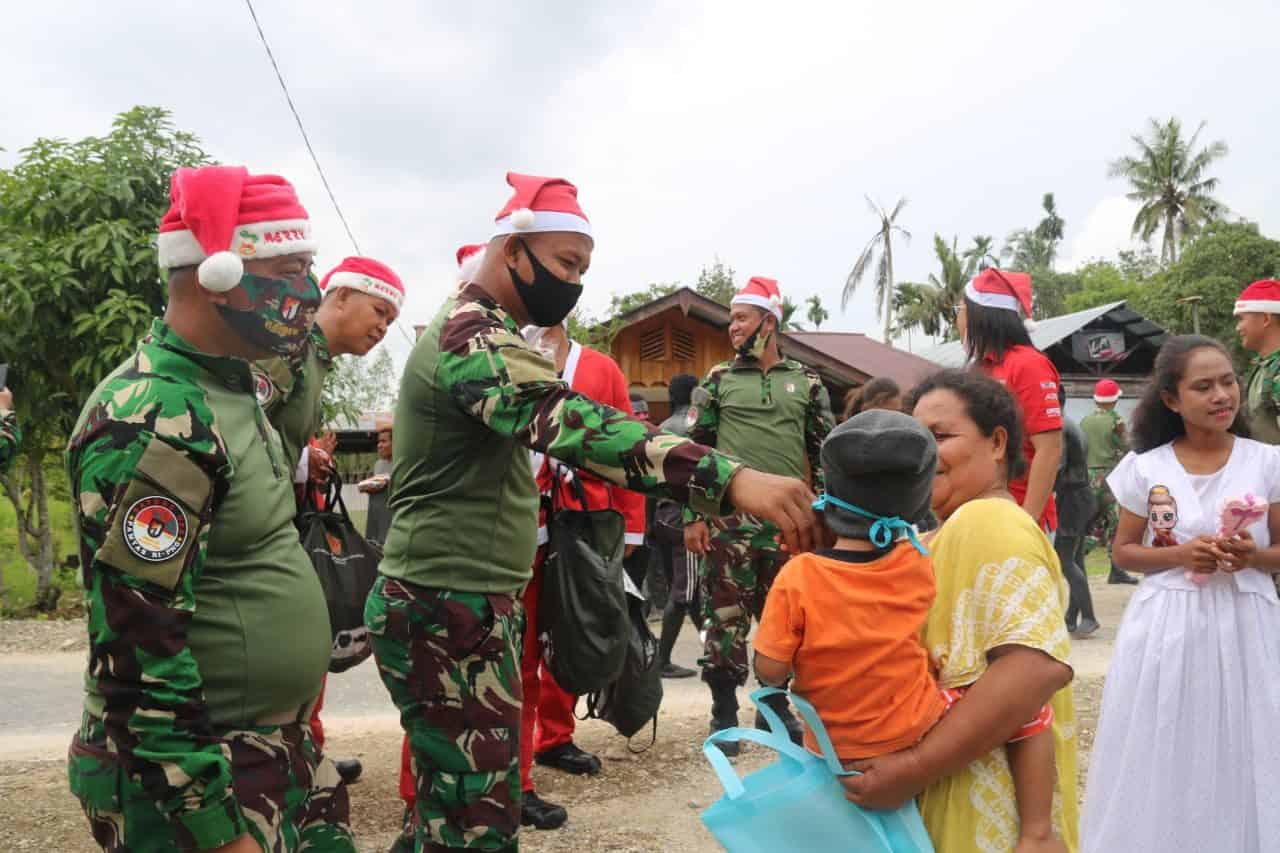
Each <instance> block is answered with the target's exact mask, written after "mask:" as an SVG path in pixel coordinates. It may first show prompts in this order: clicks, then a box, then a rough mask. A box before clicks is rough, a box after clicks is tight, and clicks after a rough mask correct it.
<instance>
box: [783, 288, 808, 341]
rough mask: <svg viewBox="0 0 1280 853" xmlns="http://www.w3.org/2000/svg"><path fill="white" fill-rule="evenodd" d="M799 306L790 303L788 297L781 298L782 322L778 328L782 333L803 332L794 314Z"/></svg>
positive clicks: (802, 327)
mask: <svg viewBox="0 0 1280 853" xmlns="http://www.w3.org/2000/svg"><path fill="white" fill-rule="evenodd" d="M799 310H800V306H799V305H797V304H796V303H794V302H792V301H791V297H790V296H784V297H782V322H781V323H780V324H779V325H778V328H779V329H780V330H781V331H783V332H803V331H804V326H802V325H801V324H800V323H797V322H796V312H797V311H799Z"/></svg>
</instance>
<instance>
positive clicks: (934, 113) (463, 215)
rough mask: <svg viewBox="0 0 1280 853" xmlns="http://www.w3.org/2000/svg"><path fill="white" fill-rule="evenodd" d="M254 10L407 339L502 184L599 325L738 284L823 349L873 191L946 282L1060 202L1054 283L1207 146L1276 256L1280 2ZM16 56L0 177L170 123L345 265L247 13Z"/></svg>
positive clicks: (90, 28) (187, 17)
mask: <svg viewBox="0 0 1280 853" xmlns="http://www.w3.org/2000/svg"><path fill="white" fill-rule="evenodd" d="M256 5H257V10H258V14H259V17H260V18H261V20H262V23H263V26H264V28H265V30H266V33H267V37H268V39H269V40H270V42H271V45H272V48H273V49H274V51H275V53H276V57H277V59H278V60H279V62H280V64H281V67H282V70H283V72H284V74H285V77H286V80H287V81H288V83H289V84H290V88H291V90H292V93H293V96H294V99H295V101H296V103H297V105H298V108H299V110H300V111H301V113H302V117H303V120H304V121H305V122H306V124H307V128H308V130H309V132H310V134H311V137H312V141H313V143H314V144H315V147H316V151H317V153H318V155H319V157H320V160H321V163H322V164H323V165H324V167H325V169H326V171H327V172H328V175H329V179H330V181H331V183H332V185H333V187H334V190H335V192H336V194H337V197H338V200H339V202H340V204H341V205H342V206H343V208H344V210H345V212H346V214H347V217H348V219H349V221H350V222H351V226H352V228H353V230H354V232H355V234H356V237H357V239H358V240H359V241H360V245H361V248H362V249H363V251H364V253H365V254H368V255H371V256H373V257H376V258H378V259H380V260H383V261H385V262H387V263H389V264H390V265H391V266H392V267H394V268H395V269H396V270H397V271H398V272H399V273H400V275H401V277H402V278H403V279H404V280H405V281H406V284H407V288H408V290H409V298H408V302H407V305H406V309H405V312H404V319H405V321H406V326H408V325H411V324H412V323H415V322H425V321H426V320H427V319H429V317H430V316H431V314H433V313H434V311H435V309H436V308H437V307H438V305H439V303H440V302H441V300H442V299H443V298H444V296H445V294H446V292H447V291H448V289H449V288H450V287H451V285H452V281H453V275H454V269H455V267H454V260H453V253H454V250H455V249H456V247H457V246H458V245H459V244H461V243H466V242H477V241H481V240H486V239H488V237H489V236H490V233H491V232H490V228H491V226H492V222H493V216H494V214H495V213H496V212H497V211H498V209H499V208H501V207H502V205H503V204H504V203H505V201H506V199H507V197H508V194H509V191H508V188H507V186H506V184H505V183H504V179H503V178H504V174H505V172H506V171H507V170H508V169H512V170H516V171H525V172H531V173H535V174H547V175H559V176H563V177H566V178H568V179H570V180H571V181H573V182H574V183H576V184H577V185H578V187H579V197H580V199H581V201H582V204H583V208H584V210H585V211H586V213H587V215H588V217H589V218H590V219H591V221H592V226H593V228H594V230H595V234H596V250H595V257H594V260H593V264H592V268H591V271H590V273H589V274H588V278H587V281H586V285H587V289H586V293H585V295H584V297H583V304H584V306H585V307H586V308H587V309H588V310H591V311H597V312H598V311H599V310H600V309H601V308H603V307H604V306H606V305H607V304H608V301H609V294H610V293H612V292H627V291H629V290H633V289H636V288H639V287H642V286H644V285H645V284H647V283H648V282H653V281H680V282H683V283H688V284H692V282H693V281H694V279H695V278H696V277H697V274H698V271H699V269H700V268H701V267H702V266H703V265H704V264H707V263H709V262H711V261H712V260H713V259H714V258H716V257H717V256H718V257H719V258H721V259H722V260H724V261H725V262H727V263H728V264H730V265H732V266H733V267H734V269H735V270H736V271H737V273H738V278H739V283H741V282H743V281H745V279H746V278H747V277H748V276H750V275H752V274H763V275H770V276H773V277H775V278H777V279H778V280H779V281H780V283H781V285H782V288H783V292H784V293H786V294H788V295H790V296H791V297H792V298H793V299H795V300H796V301H797V302H800V301H803V300H804V299H805V298H806V297H808V296H809V295H810V294H812V293H818V294H820V295H821V296H822V298H823V301H824V302H825V303H826V305H827V307H828V309H829V310H830V311H831V313H832V315H833V316H832V319H831V321H829V323H828V324H827V326H826V327H824V328H833V329H847V330H856V331H870V332H873V333H874V332H875V330H877V329H878V328H879V324H878V322H877V320H876V319H875V310H874V306H873V304H872V300H871V289H872V288H871V282H870V281H869V280H868V281H867V282H866V283H864V288H865V291H866V292H864V293H861V294H859V296H857V297H856V298H855V299H854V300H853V301H852V302H851V303H850V304H849V307H848V310H847V311H845V312H843V313H842V312H841V311H840V310H839V297H840V291H841V288H842V285H843V282H844V278H845V275H846V274H847V273H848V271H849V268H850V266H851V265H852V263H853V261H854V260H855V259H856V257H857V255H858V253H859V252H860V251H861V249H862V247H863V245H864V244H865V242H866V240H867V239H868V238H869V237H870V236H871V234H872V233H873V231H874V229H875V226H876V221H875V219H874V218H873V217H872V215H871V214H870V213H869V211H868V209H867V205H866V203H865V201H864V200H863V195H864V194H869V195H871V196H872V197H874V198H876V199H879V200H880V201H881V202H882V203H883V204H885V205H886V206H891V205H892V204H893V203H894V202H895V201H896V200H897V199H898V198H899V197H900V196H905V197H907V198H908V199H909V200H910V201H909V204H908V205H907V207H906V209H905V211H904V213H903V214H902V216H901V217H900V222H901V224H903V225H904V226H906V227H907V228H908V229H909V230H910V231H911V232H912V234H913V235H914V240H913V241H912V243H911V244H910V246H906V247H902V248H901V249H900V253H899V254H898V263H897V271H898V278H899V280H923V279H924V277H925V276H927V275H928V274H929V273H930V272H932V271H934V269H935V266H936V264H935V262H934V258H933V252H932V236H933V234H934V233H935V232H938V233H941V234H943V235H944V236H946V237H947V238H948V239H950V237H951V236H952V235H958V236H959V237H960V241H961V243H962V244H963V243H967V242H968V240H969V238H970V237H971V236H972V235H974V234H980V233H983V234H992V235H994V236H996V237H997V238H998V239H999V241H1000V242H1001V243H1003V239H1004V237H1005V235H1007V233H1008V232H1009V231H1010V230H1012V229H1014V228H1018V227H1024V226H1031V225H1034V224H1035V222H1036V221H1037V220H1038V218H1039V213H1040V208H1039V204H1040V197H1041V195H1042V194H1043V193H1044V192H1046V191H1052V192H1054V193H1056V195H1057V200H1058V207H1059V211H1060V214H1061V215H1062V216H1063V217H1064V218H1065V220H1066V239H1065V241H1064V245H1063V249H1062V252H1061V260H1060V261H1059V268H1060V269H1069V268H1071V267H1072V266H1074V265H1075V264H1076V263H1077V262H1082V261H1085V260H1088V259H1090V258H1092V257H1098V256H1111V255H1113V254H1114V253H1115V251H1116V250H1117V249H1119V248H1124V247H1126V246H1128V244H1129V241H1128V235H1129V228H1130V225H1131V222H1132V208H1131V207H1130V206H1129V204H1128V202H1126V201H1125V200H1124V198H1123V194H1124V192H1125V189H1126V187H1125V186H1124V184H1123V183H1122V182H1119V181H1116V180H1111V179H1108V178H1107V163H1108V162H1109V161H1110V160H1111V159H1113V158H1115V157H1116V156H1119V155H1122V154H1126V153H1129V151H1130V150H1131V143H1130V142H1129V137H1130V135H1131V134H1133V133H1135V132H1138V131H1141V130H1142V129H1143V128H1144V127H1145V124H1146V121H1147V119H1148V117H1159V118H1167V117H1168V116H1171V115H1174V116H1178V117H1180V118H1181V119H1183V121H1184V123H1185V124H1187V125H1189V126H1191V127H1193V128H1194V126H1195V124H1197V123H1198V122H1199V121H1201V120H1206V121H1207V122H1208V127H1207V129H1206V131H1205V134H1204V138H1205V139H1206V140H1212V139H1222V140H1225V141H1226V142H1227V143H1228V144H1229V146H1230V148H1231V152H1230V154H1229V156H1228V157H1227V159H1226V160H1225V161H1223V162H1222V163H1221V165H1219V166H1218V167H1216V174H1217V175H1218V176H1219V177H1220V178H1221V188H1220V197H1221V198H1222V199H1223V200H1224V201H1225V202H1226V203H1227V204H1228V205H1229V206H1230V207H1231V208H1232V210H1233V211H1234V212H1235V213H1236V214H1238V215H1241V216H1244V217H1247V218H1249V219H1253V220H1255V221H1258V222H1259V223H1260V224H1261V226H1262V228H1263V230H1264V231H1268V232H1270V233H1273V234H1275V233H1277V232H1280V170H1278V169H1277V166H1276V151H1277V136H1278V135H1280V106H1278V104H1280V100H1278V99H1277V98H1276V97H1275V94H1274V91H1273V89H1274V86H1275V83H1276V81H1277V79H1280V72H1278V71H1277V68H1278V67H1280V64H1278V60H1280V41H1278V40H1277V36H1278V35H1280V4H1277V3H1275V2H1274V0H1271V2H1265V0H1260V1H1259V2H1240V0H1235V1H1234V2H1232V0H1224V2H1219V3H1216V4H1209V3H1204V2H1202V0H1201V2H1174V0H1155V1H1153V0H1129V2H1126V3H1116V2H1114V0H1107V2H1102V1H1101V0H1077V2H1073V3H1066V4H1045V3H1034V4H1033V3H1017V2H986V3H956V2H949V3H941V2H939V3H921V2H896V3H875V4H869V3H835V2H830V3H814V4H810V3H805V2H798V0H791V2H786V3H776V2H772V3H754V2H743V0H737V2H728V1H727V0H726V2H718V0H717V2H657V3H642V2H632V3H625V4H624V3H585V2H582V0H578V2H555V3H553V2H543V3H538V4H533V3H525V4H518V5H517V4H510V7H509V8H504V4H497V3H460V2H457V1H456V0H453V2H423V1H422V0H363V2H360V3H341V4H339V3H332V4H330V3H319V2H309V3H303V2H299V1H298V0H256ZM614 7H616V8H614ZM2 32H3V36H2V37H0V41H2V42H3V45H4V50H3V51H0V79H3V80H4V81H5V85H4V87H3V88H2V89H0V147H4V148H6V149H8V151H7V153H5V152H0V164H3V165H10V164H12V162H13V161H14V159H15V152H16V149H18V148H20V147H21V146H23V145H26V144H27V143H29V142H30V141H31V140H32V139H34V138H36V137H37V136H63V137H79V136H84V135H88V134H100V133H105V132H106V131H107V129H108V126H109V122H110V120H111V117H112V115H114V114H115V113H117V112H119V111H122V110H125V109H128V108H129V107H131V106H133V105H135V104H155V105H160V106H164V107H167V108H169V109H170V110H172V111H173V113H174V119H175V121H176V123H177V124H178V125H179V126H180V127H182V128H183V129H186V130H189V131H191V132H193V133H195V134H197V135H198V136H199V137H200V138H201V139H202V140H203V143H204V145H205V147H206V149H207V150H208V151H209V152H210V153H211V154H212V155H213V156H214V157H216V158H217V159H219V160H221V161H222V162H225V163H243V164H245V165H247V166H248V167H249V168H250V170H252V171H255V172H278V173H280V174H282V175H285V176H286V177H288V178H289V179H290V180H292V181H293V182H294V183H295V184H296V185H297V186H298V189H299V191H300V193H301V194H302V198H303V202H304V204H306V206H307V208H308V209H309V210H310V212H311V216H312V219H313V220H314V223H315V227H316V231H317V234H318V237H319V239H320V242H321V253H320V257H319V258H318V266H320V267H322V268H327V267H329V266H332V265H333V264H335V263H337V262H338V261H339V260H340V259H341V258H342V257H344V256H345V255H347V254H350V253H351V252H352V250H351V246H350V244H349V242H348V240H347V238H346V236H345V234H344V232H343V230H342V228H341V225H340V223H339V222H338V219H337V217H336V216H335V214H334V212H333V208H332V207H331V205H330V203H329V200H328V198H327V197H326V196H325V194H324V191H323V189H322V187H321V184H320V181H319V179H318V177H317V176H316V173H315V170H314V167H313V166H312V165H311V162H310V159H309V157H308V155H307V153H306V150H305V148H304V146H303V144H302V141H301V139H300V137H299V134H298V131H297V129H296V127H295V126H294V123H293V118H292V117H291V115H290V114H289V112H288V110H287V108H286V105H285V102H284V99H283V96H282V95H281V92H280V90H279V87H278V85H277V83H276V80H275V78H274V76H273V74H272V71H271V68H270V65H269V64H268V61H267V59H266V56H265V55H264V53H263V50H262V47H261V45H260V43H259V42H258V38H257V34H256V32H255V30H254V28H253V25H252V22H251V20H250V18H249V15H248V12H247V10H246V8H245V6H244V4H243V2H242V0H202V2H187V1H186V0H170V2H166V3H156V2H152V3H143V2H136V0H113V2H111V3H85V2H68V0H40V2H35V3H21V4H7V6H6V10H5V16H4V22H3V29H2ZM392 335H393V336H394V338H396V339H398V340H394V341H393V343H394V346H393V352H394V353H395V354H396V356H397V360H399V359H400V358H402V357H403V352H404V351H405V350H406V349H407V345H406V344H405V342H404V340H403V338H400V336H399V334H398V333H395V332H393V333H392ZM388 340H389V341H392V338H389V339H388Z"/></svg>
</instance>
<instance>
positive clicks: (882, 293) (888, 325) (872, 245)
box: [840, 197, 911, 343]
mask: <svg viewBox="0 0 1280 853" xmlns="http://www.w3.org/2000/svg"><path fill="white" fill-rule="evenodd" d="M866 199H867V204H868V205H870V206H871V211H872V212H873V213H874V214H875V215H876V216H877V217H879V219H880V227H879V228H877V229H876V233H875V234H873V235H871V239H870V240H868V241H867V245H866V248H864V249H863V250H862V254H861V255H860V256H859V257H858V262H857V263H855V264H854V265H853V269H852V270H851V271H850V272H849V277H848V278H846V279H845V282H844V292H843V293H842V294H841V296H840V310H842V311H843V310H844V309H845V308H846V307H848V305H849V297H850V296H852V295H853V292H854V291H855V290H857V288H858V284H859V283H860V282H861V281H862V277H863V276H864V275H865V274H866V272H867V269H868V268H869V267H871V266H872V265H873V264H874V265H875V268H876V316H877V317H883V318H884V341H885V343H888V342H889V333H890V331H891V330H892V328H893V293H894V291H893V235H894V233H895V232H896V233H898V234H901V235H902V239H903V240H905V241H907V242H908V243H910V242H911V232H910V231H908V230H907V229H905V228H903V227H902V226H901V225H898V224H897V220H898V214H899V213H901V212H902V208H904V207H906V206H907V200H906V199H905V198H900V199H898V203H897V204H895V205H894V206H893V212H892V213H885V212H884V208H882V207H881V206H880V205H878V204H876V203H875V202H874V201H872V200H871V198H870V197H866Z"/></svg>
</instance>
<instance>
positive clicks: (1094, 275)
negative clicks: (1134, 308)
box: [1066, 260, 1145, 312]
mask: <svg viewBox="0 0 1280 853" xmlns="http://www.w3.org/2000/svg"><path fill="white" fill-rule="evenodd" d="M1076 275H1077V276H1078V277H1079V281H1080V289H1079V290H1077V291H1075V292H1073V293H1071V294H1069V295H1068V296H1067V303H1066V309H1067V311H1069V312H1070V311H1084V310H1085V309H1088V308H1094V307H1097V306H1099V305H1106V304H1108V303H1110V302H1119V301H1121V300H1125V301H1133V300H1134V299H1135V298H1136V297H1137V296H1138V295H1139V294H1140V293H1141V292H1142V288H1143V287H1144V286H1145V285H1144V283H1143V279H1144V278H1145V276H1138V275H1134V274H1132V273H1130V272H1129V271H1127V270H1126V269H1125V268H1124V266H1123V265H1121V264H1118V263H1114V262H1112V261H1103V260H1098V261H1090V262H1089V263H1087V264H1085V265H1084V266H1082V267H1080V268H1079V269H1078V270H1076Z"/></svg>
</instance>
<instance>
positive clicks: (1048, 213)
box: [1000, 193, 1066, 272]
mask: <svg viewBox="0 0 1280 853" xmlns="http://www.w3.org/2000/svg"><path fill="white" fill-rule="evenodd" d="M1040 205H1041V207H1042V208H1043V209H1044V217H1043V218H1042V219H1041V220H1040V222H1039V223H1038V224H1037V225H1036V227H1035V228H1019V229H1018V230H1017V231H1014V232H1012V233H1010V234H1009V236H1008V238H1007V239H1006V240H1005V246H1004V250H1003V251H1002V252H1001V253H1000V254H1001V256H1002V257H1004V259H1005V260H1006V261H1007V262H1008V263H1009V266H1010V268H1012V269H1016V270H1022V271H1024V272H1031V271H1033V270H1052V269H1053V262H1054V261H1055V260H1057V257H1058V244H1059V243H1061V242H1062V235H1063V233H1064V229H1065V228H1066V222H1065V221H1064V220H1063V218H1062V217H1061V216H1059V215H1058V207H1057V204H1056V203H1055V201H1054V198H1053V193H1045V194H1044V197H1043V198H1042V199H1041V200H1040Z"/></svg>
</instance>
